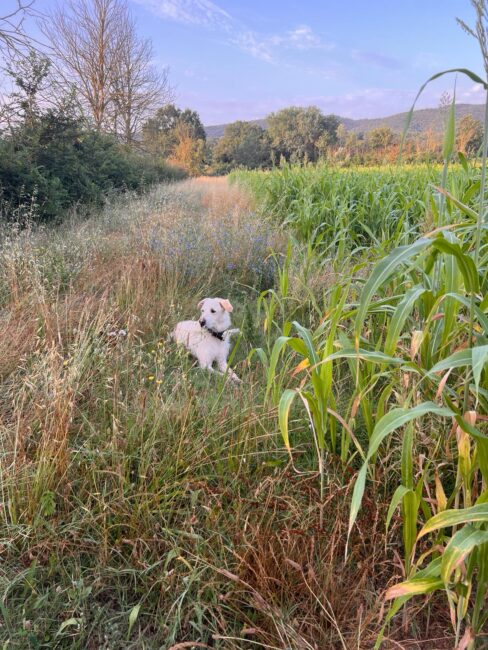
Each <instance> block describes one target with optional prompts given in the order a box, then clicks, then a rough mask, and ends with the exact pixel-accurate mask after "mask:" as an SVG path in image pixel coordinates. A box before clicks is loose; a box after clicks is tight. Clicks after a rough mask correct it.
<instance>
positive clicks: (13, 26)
mask: <svg viewBox="0 0 488 650" xmlns="http://www.w3.org/2000/svg"><path fill="white" fill-rule="evenodd" d="M34 2H35V0H16V4H15V6H14V8H13V9H12V10H11V11H10V12H9V13H6V14H4V15H0V53H5V52H9V53H10V54H12V53H18V52H19V51H20V50H22V49H23V48H24V47H25V46H26V45H29V44H30V42H31V39H30V38H29V37H28V36H27V34H26V33H25V31H24V22H25V19H26V18H27V17H28V16H32V15H34V14H35V12H34V10H33V5H34Z"/></svg>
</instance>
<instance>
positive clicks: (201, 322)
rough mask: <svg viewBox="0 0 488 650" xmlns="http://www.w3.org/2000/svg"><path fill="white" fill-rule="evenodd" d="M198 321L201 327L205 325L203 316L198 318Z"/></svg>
mask: <svg viewBox="0 0 488 650" xmlns="http://www.w3.org/2000/svg"><path fill="white" fill-rule="evenodd" d="M198 322H199V323H200V325H201V326H202V327H205V323H206V322H207V321H206V320H205V318H200V320H199V321H198Z"/></svg>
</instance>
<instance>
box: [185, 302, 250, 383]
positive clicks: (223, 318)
mask: <svg viewBox="0 0 488 650" xmlns="http://www.w3.org/2000/svg"><path fill="white" fill-rule="evenodd" d="M198 306H199V307H200V310H201V316H200V319H199V320H184V321H181V322H180V323H178V324H177V325H176V327H175V329H174V331H173V338H174V340H175V341H176V343H178V344H181V345H184V346H186V347H187V348H188V350H190V352H191V353H192V354H193V356H194V357H196V358H197V359H198V363H199V364H200V368H205V369H206V370H211V371H212V372H219V371H220V373H219V374H225V373H226V372H228V374H229V377H230V378H231V379H232V380H233V381H236V382H240V381H241V380H240V379H239V377H238V376H237V375H236V374H235V372H234V371H233V370H231V369H230V368H229V366H228V365H227V357H228V356H229V350H230V337H231V336H232V334H237V333H238V332H239V330H238V329H230V326H231V322H230V312H231V311H232V310H233V307H232V305H231V304H230V302H229V301H228V300H224V299H223V298H205V299H204V300H201V301H200V302H199V303H198ZM214 361H216V362H217V366H218V368H219V370H218V371H215V370H214V369H213V367H212V365H213V363H214Z"/></svg>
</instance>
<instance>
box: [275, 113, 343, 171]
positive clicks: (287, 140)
mask: <svg viewBox="0 0 488 650" xmlns="http://www.w3.org/2000/svg"><path fill="white" fill-rule="evenodd" d="M267 122H268V133H269V137H270V139H271V147H272V150H273V154H274V157H275V160H279V159H280V157H283V158H285V159H286V160H287V161H291V162H315V161H316V160H318V158H319V157H320V155H321V153H323V152H324V150H325V149H326V148H327V145H328V144H334V143H335V141H336V138H337V135H336V132H337V128H338V126H339V120H338V118H336V117H335V116H334V115H328V116H326V115H324V114H323V113H322V112H321V111H320V110H319V109H318V108H316V107H315V106H309V107H307V108H301V107H297V106H291V107H289V108H284V109H282V110H281V111H278V112H277V113H271V115H269V116H268V118H267Z"/></svg>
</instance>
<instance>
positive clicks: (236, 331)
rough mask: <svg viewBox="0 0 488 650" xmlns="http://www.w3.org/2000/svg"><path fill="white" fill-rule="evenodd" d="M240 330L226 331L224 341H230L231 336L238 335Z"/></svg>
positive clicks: (236, 328)
mask: <svg viewBox="0 0 488 650" xmlns="http://www.w3.org/2000/svg"><path fill="white" fill-rule="evenodd" d="M240 331H241V330H240V329H239V328H238V327H235V328H234V329H231V330H226V331H225V332H224V340H227V339H230V337H231V336H233V335H234V334H239V332H240Z"/></svg>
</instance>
